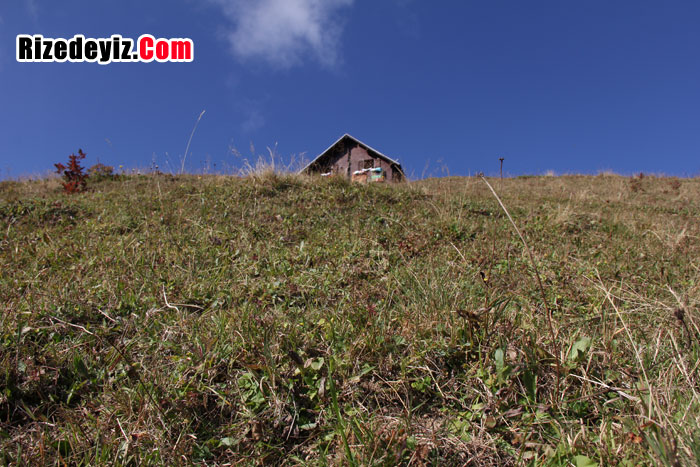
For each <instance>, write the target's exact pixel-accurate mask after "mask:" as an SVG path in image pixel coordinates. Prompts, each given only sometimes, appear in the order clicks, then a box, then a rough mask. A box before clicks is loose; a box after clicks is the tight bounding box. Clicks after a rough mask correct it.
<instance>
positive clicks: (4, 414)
mask: <svg viewBox="0 0 700 467" xmlns="http://www.w3.org/2000/svg"><path fill="white" fill-rule="evenodd" d="M263 165H264V168H265V167H266V169H265V170H261V169H259V168H258V167H256V166H253V165H251V166H250V174H249V176H247V177H245V178H238V177H222V176H201V177H196V176H177V177H175V176H170V175H147V176H127V177H121V178H119V179H118V180H113V181H103V182H100V183H98V184H94V185H93V186H92V187H91V190H90V191H89V192H88V193H86V194H84V195H80V196H70V197H69V196H65V195H62V194H61V193H60V192H59V188H60V187H59V184H58V182H57V181H56V180H46V181H27V182H3V183H1V184H0V229H1V230H0V231H1V232H2V238H1V240H0V267H2V270H3V271H4V273H3V274H2V276H0V294H1V295H2V297H3V298H4V300H3V301H2V304H0V306H1V307H2V314H1V315H0V346H1V347H0V349H1V352H0V375H1V376H0V378H1V379H0V452H1V453H2V454H0V462H3V463H5V464H13V465H15V464H20V463H27V464H48V463H56V464H63V463H66V464H90V465H94V464H164V463H165V464H193V463H201V464H208V465H211V464H224V463H232V464H303V465H306V464H309V465H316V464H331V465H345V464H357V465H396V464H404V465H426V464H446V465H463V464H473V465H521V464H534V465H571V464H574V465H591V463H599V464H600V465H610V464H618V465H620V464H621V465H657V464H666V465H691V464H694V463H696V462H697V460H698V458H700V438H699V437H698V436H699V435H700V432H699V431H698V417H699V414H700V407H699V405H700V386H699V383H698V366H699V365H700V363H699V362H700V359H699V358H698V357H699V351H700V340H699V339H700V314H699V313H698V302H699V300H700V289H699V287H700V286H699V285H698V284H699V281H698V277H699V273H700V261H699V260H698V258H700V242H698V237H700V224H698V222H697V219H698V216H699V215H700V181H698V180H695V179H673V178H662V177H643V178H639V177H635V178H629V177H619V176H614V175H609V174H605V175H599V176H593V177H584V176H561V177H551V176H543V177H521V178H516V179H504V180H498V179H491V180H489V181H490V183H491V184H492V185H493V187H494V189H495V190H496V192H497V193H498V195H499V196H500V198H501V199H502V201H503V204H504V206H505V207H506V208H507V209H508V211H509V212H510V214H511V215H512V217H513V221H514V222H515V224H516V225H517V226H518V228H519V229H520V230H521V232H522V233H523V237H524V238H525V239H526V241H527V244H528V245H529V247H530V249H531V251H532V256H533V259H532V261H531V260H530V258H529V257H528V253H527V251H526V250H525V249H524V248H523V246H522V243H521V242H520V240H519V239H518V237H517V234H516V233H515V232H514V230H513V228H512V226H511V225H510V222H509V220H508V218H507V216H506V215H505V214H504V211H503V209H502V208H501V207H500V206H499V204H498V202H497V201H496V199H495V198H494V197H493V195H492V193H491V192H490V191H489V189H488V187H486V185H484V184H483V182H481V181H480V180H479V179H476V178H459V177H450V178H442V179H432V180H426V181H421V182H416V183H411V184H407V185H400V186H356V185H350V184H348V183H347V182H345V181H343V180H332V179H331V180H320V179H313V178H308V177H303V176H296V175H294V176H291V175H286V174H284V173H281V172H283V171H280V170H279V169H278V168H270V167H269V165H265V164H263ZM532 264H537V267H538V269H539V274H540V276H541V280H542V289H543V290H544V294H545V297H544V298H543V297H542V295H541V290H540V289H539V287H538V285H537V282H536V280H535V279H534V276H533V272H534V271H533V269H532ZM545 301H546V302H548V303H549V304H550V307H551V318H552V320H551V322H552V330H551V332H550V330H549V327H548V320H547V312H546V311H545ZM557 381H559V384H557ZM587 462H589V463H588V464H587Z"/></svg>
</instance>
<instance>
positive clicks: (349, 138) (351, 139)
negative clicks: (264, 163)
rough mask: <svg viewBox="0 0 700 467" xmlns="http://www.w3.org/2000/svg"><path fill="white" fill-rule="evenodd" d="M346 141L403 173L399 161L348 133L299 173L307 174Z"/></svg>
mask: <svg viewBox="0 0 700 467" xmlns="http://www.w3.org/2000/svg"><path fill="white" fill-rule="evenodd" d="M346 139H348V140H350V141H352V142H353V143H356V144H357V145H358V146H360V147H362V148H364V150H365V151H367V152H368V153H370V154H371V155H374V156H375V157H379V158H381V159H384V160H385V161H387V162H388V163H390V164H392V165H395V166H397V167H398V169H399V170H400V171H401V173H403V168H402V167H401V164H400V163H399V162H398V161H396V160H394V159H392V158H391V157H389V156H387V155H385V154H382V153H381V152H379V151H377V150H376V149H374V148H373V147H371V146H369V145H367V144H365V143H363V142H362V141H360V140H359V139H357V138H355V137H354V136H352V135H349V134H348V133H345V134H344V135H343V136H341V137H340V138H338V140H337V141H336V142H335V143H333V144H331V145H330V146H328V148H327V149H326V150H325V151H323V152H322V153H321V154H319V155H318V156H316V158H315V159H314V160H312V161H311V162H309V163H308V164H306V166H305V167H304V168H303V169H301V170H300V171H299V173H303V172H306V170H307V169H308V168H309V167H311V166H312V165H314V163H315V162H316V161H317V160H319V159H321V158H322V157H324V156H325V155H326V154H328V153H329V152H330V151H331V150H332V149H333V148H334V147H335V146H336V145H337V144H338V143H340V142H341V141H344V140H346Z"/></svg>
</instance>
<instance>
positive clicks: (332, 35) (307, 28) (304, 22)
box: [212, 0, 354, 68]
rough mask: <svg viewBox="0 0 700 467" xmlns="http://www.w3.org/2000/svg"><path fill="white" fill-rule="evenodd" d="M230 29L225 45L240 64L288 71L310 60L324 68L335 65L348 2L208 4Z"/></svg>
mask: <svg viewBox="0 0 700 467" xmlns="http://www.w3.org/2000/svg"><path fill="white" fill-rule="evenodd" d="M212 1H213V2H214V3H216V4H217V5H219V6H220V7H221V8H222V10H223V12H224V15H225V16H226V18H227V20H228V21H229V22H230V25H229V26H230V27H229V28H227V30H226V39H227V40H228V41H229V42H230V43H231V48H232V50H233V53H234V54H235V55H236V56H237V57H238V58H239V59H241V60H249V59H257V60H262V61H265V62H267V63H269V64H271V65H273V66H276V67H279V68H289V67H292V66H294V65H297V64H299V63H301V62H302V61H303V60H304V59H306V58H308V57H309V56H310V57H313V58H314V59H316V60H317V61H318V62H319V63H321V64H322V65H324V66H328V67H333V66H335V65H336V64H337V63H338V61H339V55H338V47H339V42H340V37H341V34H342V29H343V27H342V25H343V21H342V20H341V18H340V17H339V13H340V12H341V10H342V9H343V7H347V6H350V5H352V3H353V1H354V0H212Z"/></svg>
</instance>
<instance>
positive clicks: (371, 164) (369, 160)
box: [362, 159, 374, 169]
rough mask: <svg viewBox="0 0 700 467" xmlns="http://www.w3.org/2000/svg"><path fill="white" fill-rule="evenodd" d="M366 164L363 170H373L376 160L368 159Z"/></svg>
mask: <svg viewBox="0 0 700 467" xmlns="http://www.w3.org/2000/svg"><path fill="white" fill-rule="evenodd" d="M364 164H365V165H364V167H362V168H363V169H371V168H373V167H374V159H367V160H366V161H364Z"/></svg>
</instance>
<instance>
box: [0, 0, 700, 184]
mask: <svg viewBox="0 0 700 467" xmlns="http://www.w3.org/2000/svg"><path fill="white" fill-rule="evenodd" d="M17 34H43V35H44V36H45V37H63V38H70V37H73V36H74V35H75V34H83V35H85V36H87V37H109V36H111V35H112V34H121V35H122V36H124V37H131V38H134V39H136V38H138V37H139V36H140V35H141V34H152V35H153V36H155V37H165V38H172V37H188V38H191V39H192V40H193V41H194V49H195V58H194V62H193V63H155V62H154V63H114V64H110V65H106V66H103V65H99V64H93V63H79V64H76V63H17V62H16V60H15V37H16V35H17ZM0 86H1V87H0V178H6V177H7V176H8V175H9V176H11V177H17V176H21V175H38V174H45V173H47V172H49V171H50V170H51V168H52V167H53V164H54V163H55V162H64V161H65V160H66V159H67V155H68V154H70V153H71V152H76V151H77V150H78V148H82V149H83V150H84V151H85V152H87V154H88V158H87V159H86V161H85V163H86V165H91V164H93V163H95V162H96V161H97V160H98V159H99V161H100V162H103V163H106V164H110V165H114V166H119V165H124V166H125V167H139V168H148V167H149V166H151V164H152V163H153V161H155V163H156V164H158V165H159V167H160V168H161V169H165V170H167V169H172V170H177V169H178V168H179V165H180V161H181V158H182V156H183V154H184V152H185V148H186V145H187V141H188V138H189V136H190V133H191V131H192V128H193V125H194V123H195V121H196V119H197V116H198V115H199V114H200V113H201V111H202V110H206V113H205V114H204V116H203V117H202V119H201V121H200V123H199V126H198V128H197V131H196V133H195V135H194V138H193V140H192V144H191V146H190V153H188V155H187V169H188V170H189V171H193V172H195V171H202V170H204V169H205V168H206V166H207V165H208V166H209V169H210V170H214V168H215V166H216V170H221V169H222V168H230V167H235V166H240V165H241V164H242V163H243V160H242V159H243V158H250V157H251V149H250V147H251V143H252V145H253V146H254V147H255V154H266V153H267V151H266V147H268V146H269V147H276V151H277V153H278V154H279V155H280V156H281V157H282V158H283V159H284V160H287V161H288V160H290V158H291V157H292V156H295V157H296V158H297V159H298V158H299V157H306V158H307V159H311V158H313V157H314V156H315V155H317V154H318V153H319V152H321V151H322V150H324V149H325V148H326V147H327V146H328V145H330V144H331V143H332V142H333V141H335V140H336V139H337V138H338V137H340V136H341V135H342V134H343V133H346V132H347V133H350V134H352V135H353V136H355V137H357V138H358V139H360V140H362V141H364V142H365V143H367V144H369V145H371V146H373V147H375V148H376V149H378V150H380V151H382V152H384V153H386V154H387V155H389V156H391V157H394V158H397V159H399V161H400V162H401V163H402V164H403V165H404V168H405V169H406V172H407V173H408V174H409V175H413V177H414V178H419V177H421V176H422V175H424V174H425V175H429V174H433V175H442V174H445V173H447V171H449V173H450V174H453V175H466V174H468V173H474V172H477V171H484V172H486V173H491V174H495V173H497V172H498V158H499V157H504V158H505V165H504V168H505V172H506V173H508V174H512V175H518V174H537V173H544V172H546V171H549V170H552V171H554V172H555V173H597V172H599V171H601V170H613V171H615V172H619V173H625V174H631V173H636V172H640V171H643V172H647V173H650V172H651V173H666V174H673V175H698V174H700V2H697V1H675V0H666V1H663V2H662V1H645V0H635V1H622V0H620V1H614V2H611V1H609V0H607V1H597V0H587V1H562V0H552V1H528V2H523V1H519V0H518V1H505V0H504V1H497V0H494V1H479V2H476V1H465V0H461V1H439V2H427V1H421V0H374V1H370V0H169V1H159V0H154V1H148V0H141V1H136V0H122V1H119V2H114V1H112V2H108V1H106V0H105V1H102V0H100V1H96V0H93V1H77V0H66V1H61V2H56V1H50V0H4V1H3V2H2V3H1V4H0ZM231 148H236V149H237V150H238V153H240V156H237V155H235V154H234V152H232V150H231ZM207 161H208V162H207Z"/></svg>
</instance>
